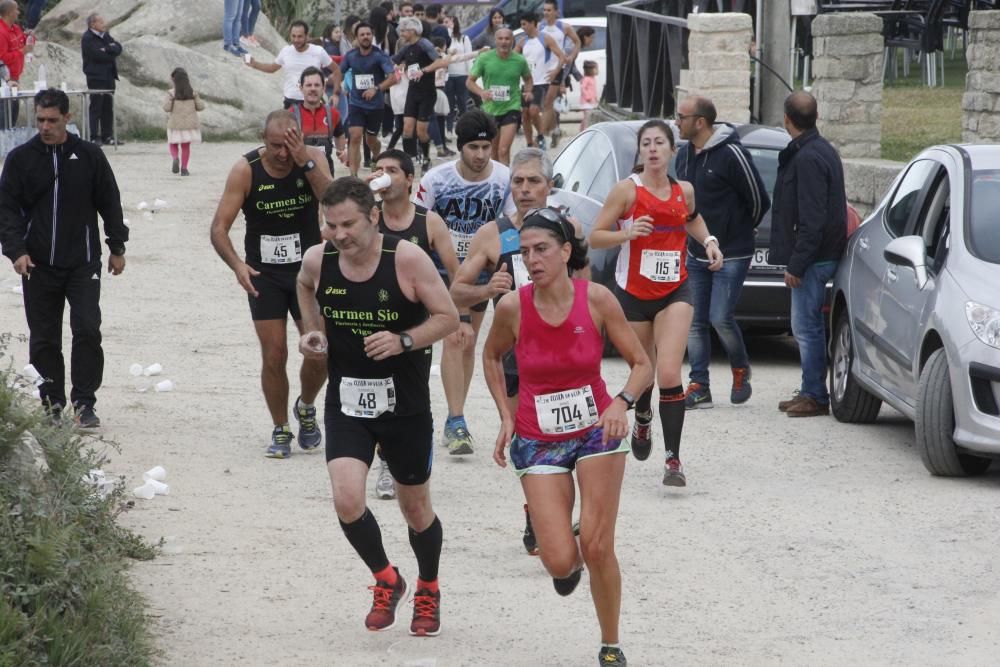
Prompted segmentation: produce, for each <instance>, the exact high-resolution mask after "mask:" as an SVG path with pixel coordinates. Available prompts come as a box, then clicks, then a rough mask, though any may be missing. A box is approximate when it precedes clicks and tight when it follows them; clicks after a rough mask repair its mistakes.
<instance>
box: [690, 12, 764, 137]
mask: <svg viewBox="0 0 1000 667" xmlns="http://www.w3.org/2000/svg"><path fill="white" fill-rule="evenodd" d="M687 21H688V29H689V30H690V31H691V33H690V36H689V38H688V67H689V69H685V70H681V80H680V85H679V86H677V99H678V100H682V99H684V98H685V97H686V96H688V95H702V96H704V97H707V98H709V99H710V100H712V102H713V103H714V104H715V108H716V110H717V111H718V113H719V120H724V121H729V122H731V123H749V122H750V40H751V38H752V35H753V23H752V21H751V19H750V15H749V14H737V13H722V14H688V17H687Z"/></svg>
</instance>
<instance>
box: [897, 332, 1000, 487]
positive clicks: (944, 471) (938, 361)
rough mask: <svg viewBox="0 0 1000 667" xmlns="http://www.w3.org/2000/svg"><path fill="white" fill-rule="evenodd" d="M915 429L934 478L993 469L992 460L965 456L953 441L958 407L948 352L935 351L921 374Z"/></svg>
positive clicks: (922, 454) (942, 350)
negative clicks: (954, 396)
mask: <svg viewBox="0 0 1000 667" xmlns="http://www.w3.org/2000/svg"><path fill="white" fill-rule="evenodd" d="M915 426H916V432H917V449H918V450H919V451H920V458H921V460H922V461H923V462H924V467H925V468H927V470H928V471H929V472H930V473H931V474H932V475H941V476H944V477H965V476H967V475H981V474H983V473H984V472H986V469H987V468H989V467H990V463H992V460H991V459H988V458H983V457H981V456H973V455H972V454H965V453H963V452H960V451H958V449H956V448H955V441H954V440H953V439H952V434H953V433H954V432H955V404H954V402H953V401H952V393H951V378H950V377H949V376H948V357H947V356H945V353H944V349H940V350H936V351H935V352H933V353H932V354H931V356H930V357H929V358H928V359H927V364H926V365H925V366H924V370H923V371H922V372H921V373H920V388H919V389H918V391H917V415H916V423H915Z"/></svg>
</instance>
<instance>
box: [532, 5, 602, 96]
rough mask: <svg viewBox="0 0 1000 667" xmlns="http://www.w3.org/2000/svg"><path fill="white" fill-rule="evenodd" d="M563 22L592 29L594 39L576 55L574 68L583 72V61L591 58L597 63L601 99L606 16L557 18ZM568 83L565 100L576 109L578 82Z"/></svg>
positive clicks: (578, 94)
mask: <svg viewBox="0 0 1000 667" xmlns="http://www.w3.org/2000/svg"><path fill="white" fill-rule="evenodd" d="M559 20H560V21H562V22H563V23H568V24H570V25H571V26H573V29H574V30H579V29H580V28H582V27H583V26H589V27H591V28H593V29H594V40H593V41H592V42H591V43H590V47H589V48H586V49H584V50H581V51H580V53H578V54H577V56H576V68H577V70H579V71H580V74H581V75H582V74H583V61H584V60H593V61H594V62H595V63H597V99H598V100H599V99H601V95H602V94H604V81H605V74H604V71H605V65H606V64H607V57H606V54H605V50H604V47H605V44H606V43H607V35H608V19H607V17H606V16H576V17H573V18H571V19H559ZM523 34H524V33H523V31H522V30H521V29H520V28H518V30H517V31H516V32H515V33H514V43H515V44H516V43H518V42H519V41H520V40H521V38H522V36H523ZM570 85H571V86H572V87H571V89H570V90H569V92H568V93H567V94H566V100H567V102H568V103H569V108H570V110H571V111H578V110H579V109H580V83H579V82H578V81H577V80H576V79H575V78H571V79H570Z"/></svg>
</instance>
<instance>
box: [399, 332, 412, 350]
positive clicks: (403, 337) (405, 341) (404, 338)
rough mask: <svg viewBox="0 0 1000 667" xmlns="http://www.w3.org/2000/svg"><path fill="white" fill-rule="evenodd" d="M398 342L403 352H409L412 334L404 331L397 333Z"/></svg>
mask: <svg viewBox="0 0 1000 667" xmlns="http://www.w3.org/2000/svg"><path fill="white" fill-rule="evenodd" d="M399 342H400V344H402V346H403V352H409V351H410V350H412V349H413V336H411V335H410V334H408V333H406V332H405V331H404V332H402V333H401V334H399Z"/></svg>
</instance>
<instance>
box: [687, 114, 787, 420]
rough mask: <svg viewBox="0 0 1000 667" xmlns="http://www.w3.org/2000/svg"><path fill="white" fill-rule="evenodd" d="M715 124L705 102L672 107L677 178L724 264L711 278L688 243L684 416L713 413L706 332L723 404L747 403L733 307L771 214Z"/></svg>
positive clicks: (734, 143) (752, 173)
mask: <svg viewBox="0 0 1000 667" xmlns="http://www.w3.org/2000/svg"><path fill="white" fill-rule="evenodd" d="M715 118H716V110H715V105H714V104H713V103H712V101H711V100H709V99H708V98H705V97H700V96H691V97H688V98H686V99H684V100H683V101H682V102H681V103H680V105H679V106H678V107H677V117H676V120H677V129H678V130H679V132H680V135H681V139H686V140H687V141H688V143H687V144H685V145H684V146H681V148H680V150H678V152H677V161H676V163H675V164H676V170H677V178H678V179H680V180H683V181H688V182H690V183H691V184H692V185H693V186H694V193H695V201H697V202H698V209H699V212H700V213H701V216H702V218H704V219H705V223H706V224H707V225H708V231H709V233H710V234H711V235H712V236H715V237H716V238H717V239H718V240H719V249H720V250H721V251H722V254H723V256H724V257H725V258H726V259H725V261H724V262H723V267H722V269H720V270H718V271H710V270H709V268H708V264H709V262H708V257H707V256H706V255H705V248H704V247H703V246H702V245H701V244H700V243H698V242H697V241H694V240H693V239H691V238H689V239H688V252H687V272H688V285H690V289H691V301H692V305H693V306H694V320H693V321H692V322H691V330H690V332H689V333H688V348H687V349H688V361H689V363H690V364H691V374H690V382H689V384H688V387H687V391H686V392H685V405H686V407H687V409H689V410H690V409H694V408H711V407H712V391H711V389H710V383H709V373H708V366H709V360H710V359H711V356H712V332H711V329H713V328H714V329H715V332H716V333H717V334H718V335H719V340H720V341H722V347H723V348H725V350H726V355H727V356H728V357H729V365H730V367H731V368H732V374H733V385H732V390H731V391H730V394H729V400H730V401H731V402H732V403H735V404H739V403H745V402H747V401H748V400H749V399H750V394H751V392H752V389H751V387H750V359H749V357H748V356H747V349H746V345H745V344H744V342H743V334H742V333H741V332H740V327H739V325H738V324H737V323H736V302H737V301H739V298H740V293H741V292H742V291H743V281H744V279H745V278H746V275H747V271H748V270H749V269H750V260H751V259H752V257H753V253H754V233H755V230H756V228H757V225H759V224H760V221H761V220H762V219H763V218H764V214H765V213H766V212H767V210H768V208H770V206H771V200H770V199H769V197H768V195H767V190H766V189H765V188H764V182H763V181H762V180H761V178H760V173H759V172H758V171H757V167H756V166H755V165H754V163H753V158H752V157H750V153H749V152H747V149H746V148H744V147H743V145H742V144H741V143H740V139H739V137H738V136H737V134H736V129H735V128H734V127H733V126H732V125H729V124H728V123H718V124H716V122H715Z"/></svg>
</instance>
